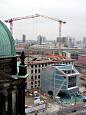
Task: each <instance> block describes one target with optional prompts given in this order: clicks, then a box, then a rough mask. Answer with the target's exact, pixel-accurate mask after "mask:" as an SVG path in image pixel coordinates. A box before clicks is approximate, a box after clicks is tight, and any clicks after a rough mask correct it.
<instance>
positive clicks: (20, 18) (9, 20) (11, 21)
mask: <svg viewBox="0 0 86 115" xmlns="http://www.w3.org/2000/svg"><path fill="white" fill-rule="evenodd" d="M35 17H39V16H38V15H37V14H35V15H31V16H25V17H17V18H11V19H8V20H5V22H6V23H10V31H11V33H12V34H13V21H18V20H22V19H29V18H35Z"/></svg>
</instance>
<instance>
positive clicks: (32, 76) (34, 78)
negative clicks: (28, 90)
mask: <svg viewBox="0 0 86 115" xmlns="http://www.w3.org/2000/svg"><path fill="white" fill-rule="evenodd" d="M33 79H37V76H36V75H35V77H33V76H31V80H33ZM38 79H40V75H38Z"/></svg>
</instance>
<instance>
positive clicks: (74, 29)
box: [0, 0, 86, 40]
mask: <svg viewBox="0 0 86 115" xmlns="http://www.w3.org/2000/svg"><path fill="white" fill-rule="evenodd" d="M36 13H39V14H42V15H45V16H50V17H55V18H57V19H62V20H63V21H66V22H67V23H66V24H64V25H62V36H71V37H74V38H76V39H77V40H80V39H82V38H83V37H84V36H86V0H0V19H1V20H2V21H4V20H5V19H9V18H13V17H14V18H16V17H23V16H31V15H34V14H36ZM13 24H14V29H13V33H14V34H13V36H14V37H15V38H18V39H21V38H22V34H26V36H27V39H36V36H37V35H39V34H41V35H44V36H45V37H47V39H48V40H55V39H56V37H57V36H58V23H57V22H55V21H51V20H49V19H44V18H35V19H28V20H21V21H15V22H14V23H13ZM7 26H8V27H9V24H7Z"/></svg>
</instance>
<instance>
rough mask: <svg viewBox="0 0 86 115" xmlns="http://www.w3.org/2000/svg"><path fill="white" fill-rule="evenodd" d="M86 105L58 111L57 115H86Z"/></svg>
mask: <svg viewBox="0 0 86 115" xmlns="http://www.w3.org/2000/svg"><path fill="white" fill-rule="evenodd" d="M84 105H85V103H82V104H77V105H74V106H71V107H67V108H65V109H62V110H60V111H58V112H57V113H56V115H71V113H76V114H75V115H82V114H80V113H83V115H84V114H85V115H86V108H83V106H84Z"/></svg>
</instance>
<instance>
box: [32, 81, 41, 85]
mask: <svg viewBox="0 0 86 115" xmlns="http://www.w3.org/2000/svg"><path fill="white" fill-rule="evenodd" d="M37 83H38V84H40V81H35V84H37ZM33 84H34V82H32V81H31V85H33Z"/></svg>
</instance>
